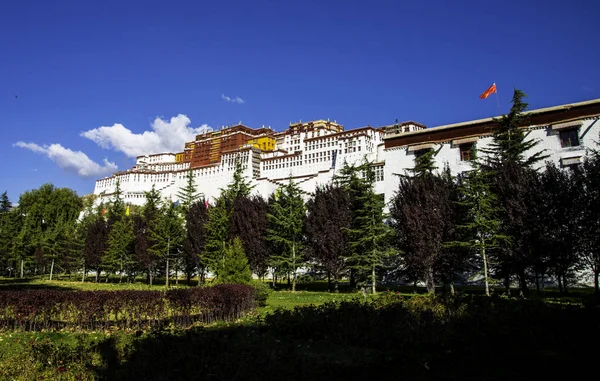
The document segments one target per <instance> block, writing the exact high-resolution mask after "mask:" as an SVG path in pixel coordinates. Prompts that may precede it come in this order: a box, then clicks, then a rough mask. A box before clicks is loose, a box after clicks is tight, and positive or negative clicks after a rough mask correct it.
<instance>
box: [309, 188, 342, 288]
mask: <svg viewBox="0 0 600 381" xmlns="http://www.w3.org/2000/svg"><path fill="white" fill-rule="evenodd" d="M307 211H308V213H307V217H306V223H305V230H306V237H307V245H308V247H309V249H310V250H309V253H310V256H309V259H310V260H312V261H314V262H315V263H317V264H318V265H319V266H321V267H322V268H324V269H325V270H326V271H327V274H328V278H329V279H330V281H329V282H328V283H329V291H330V292H331V291H336V292H337V290H338V283H339V280H340V279H341V277H342V274H343V272H344V270H346V258H347V256H348V255H349V253H350V244H349V239H348V232H349V229H350V227H351V224H352V213H351V210H350V196H349V195H348V193H347V192H346V191H345V190H344V188H342V187H341V186H337V185H326V186H324V187H317V189H316V191H315V195H314V197H313V198H312V199H311V200H309V202H308V204H307ZM331 278H333V285H332V284H331Z"/></svg>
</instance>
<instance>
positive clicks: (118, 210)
mask: <svg viewBox="0 0 600 381" xmlns="http://www.w3.org/2000/svg"><path fill="white" fill-rule="evenodd" d="M124 216H125V202H123V192H122V191H121V182H120V181H119V180H117V183H116V185H115V193H114V195H113V200H112V201H111V203H110V205H109V208H108V224H109V225H112V224H114V223H115V222H117V221H119V220H121V219H122V218H123V217H124Z"/></svg>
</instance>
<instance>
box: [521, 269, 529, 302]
mask: <svg viewBox="0 0 600 381" xmlns="http://www.w3.org/2000/svg"><path fill="white" fill-rule="evenodd" d="M519 286H520V288H521V296H522V297H527V295H528V294H529V287H528V286H527V278H526V277H525V269H520V270H519Z"/></svg>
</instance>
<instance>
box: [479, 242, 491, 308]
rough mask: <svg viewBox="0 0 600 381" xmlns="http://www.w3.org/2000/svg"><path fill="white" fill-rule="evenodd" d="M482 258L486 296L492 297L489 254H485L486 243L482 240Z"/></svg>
mask: <svg viewBox="0 0 600 381" xmlns="http://www.w3.org/2000/svg"><path fill="white" fill-rule="evenodd" d="M481 256H482V257H483V276H484V278H485V295H486V296H490V281H489V278H488V263H487V254H486V252H485V241H483V240H481Z"/></svg>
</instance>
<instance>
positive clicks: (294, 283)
mask: <svg viewBox="0 0 600 381" xmlns="http://www.w3.org/2000/svg"><path fill="white" fill-rule="evenodd" d="M292 263H293V266H294V271H293V274H292V275H293V279H292V292H296V243H295V242H294V243H292ZM288 280H289V278H288Z"/></svg>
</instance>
